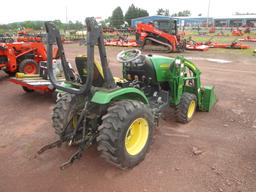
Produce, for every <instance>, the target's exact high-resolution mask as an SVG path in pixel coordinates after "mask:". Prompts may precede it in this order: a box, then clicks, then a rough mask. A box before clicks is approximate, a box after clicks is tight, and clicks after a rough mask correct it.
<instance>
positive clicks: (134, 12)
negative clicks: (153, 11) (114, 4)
mask: <svg viewBox="0 0 256 192" xmlns="http://www.w3.org/2000/svg"><path fill="white" fill-rule="evenodd" d="M148 15H149V14H148V12H147V10H145V9H141V8H138V7H135V5H133V4H132V5H131V6H129V8H128V10H127V12H126V13H125V21H127V23H128V24H129V25H131V20H132V19H135V18H138V17H146V16H148Z"/></svg>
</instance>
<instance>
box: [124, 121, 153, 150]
mask: <svg viewBox="0 0 256 192" xmlns="http://www.w3.org/2000/svg"><path fill="white" fill-rule="evenodd" d="M148 135H149V125H148V121H147V120H146V119H144V118H137V119H135V120H134V121H133V122H132V124H131V125H130V127H129V129H128V130H127V132H126V136H125V148H126V151H127V152H128V153H129V154H130V155H137V154H139V153H140V152H141V151H142V149H143V148H144V147H145V145H146V143H147V140H148Z"/></svg>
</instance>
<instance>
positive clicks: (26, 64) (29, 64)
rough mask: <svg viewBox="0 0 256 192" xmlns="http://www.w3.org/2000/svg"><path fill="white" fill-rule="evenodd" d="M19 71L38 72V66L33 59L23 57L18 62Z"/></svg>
mask: <svg viewBox="0 0 256 192" xmlns="http://www.w3.org/2000/svg"><path fill="white" fill-rule="evenodd" d="M19 72H21V73H25V74H38V72H39V67H38V64H37V62H35V61H34V60H33V59H24V60H23V61H21V62H20V64H19Z"/></svg>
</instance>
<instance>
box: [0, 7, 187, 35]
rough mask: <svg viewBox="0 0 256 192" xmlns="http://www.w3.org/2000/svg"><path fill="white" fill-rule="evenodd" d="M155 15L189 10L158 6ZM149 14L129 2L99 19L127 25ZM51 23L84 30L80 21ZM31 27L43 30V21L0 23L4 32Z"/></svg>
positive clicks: (105, 23)
mask: <svg viewBox="0 0 256 192" xmlns="http://www.w3.org/2000/svg"><path fill="white" fill-rule="evenodd" d="M156 15H164V16H173V17H177V16H190V15H191V12H190V11H189V10H184V11H179V12H177V13H173V14H170V11H169V9H164V8H159V9H157V10H156ZM146 16H149V13H148V11H147V10H146V9H142V8H139V7H136V6H135V5H134V4H131V5H130V6H129V7H128V10H127V11H126V12H125V13H124V12H123V10H122V9H121V7H120V6H119V7H117V8H115V9H114V10H113V12H112V15H111V16H110V17H108V18H106V19H105V20H102V21H100V23H101V25H102V26H103V27H115V28H122V27H129V26H130V25H131V20H132V19H135V18H138V17H146ZM53 23H54V24H55V25H56V26H57V27H58V28H59V29H60V30H84V25H83V23H81V22H80V21H76V22H72V21H69V22H68V23H62V22H61V21H60V20H54V21H53ZM28 28H31V29H33V30H43V29H44V21H24V22H15V23H10V24H4V25H0V33H4V32H10V31H12V32H15V31H18V30H22V29H28Z"/></svg>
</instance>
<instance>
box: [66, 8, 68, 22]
mask: <svg viewBox="0 0 256 192" xmlns="http://www.w3.org/2000/svg"><path fill="white" fill-rule="evenodd" d="M66 23H68V6H66Z"/></svg>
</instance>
